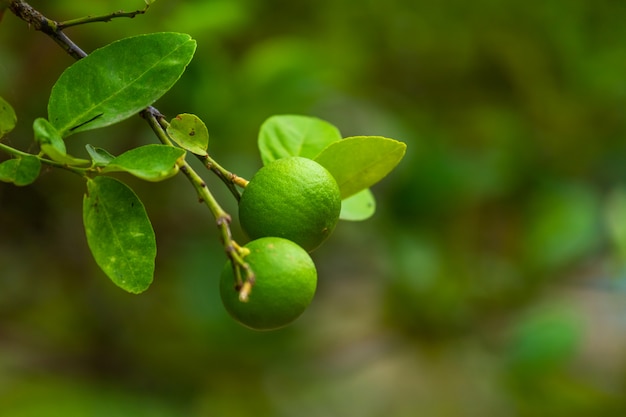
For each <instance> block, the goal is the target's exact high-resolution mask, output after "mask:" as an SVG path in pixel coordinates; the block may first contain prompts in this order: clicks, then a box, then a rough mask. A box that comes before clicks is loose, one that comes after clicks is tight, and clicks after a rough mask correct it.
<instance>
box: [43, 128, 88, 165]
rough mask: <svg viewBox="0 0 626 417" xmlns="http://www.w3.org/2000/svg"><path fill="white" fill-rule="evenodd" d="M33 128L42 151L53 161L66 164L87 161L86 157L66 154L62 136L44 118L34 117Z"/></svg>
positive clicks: (81, 163)
mask: <svg viewBox="0 0 626 417" xmlns="http://www.w3.org/2000/svg"><path fill="white" fill-rule="evenodd" d="M33 130H34V131H35V140H36V141H37V142H38V143H39V145H40V146H41V150H42V152H43V153H45V154H46V155H48V156H49V157H50V159H52V160H53V161H56V162H60V163H63V164H67V165H86V164H88V163H89V161H87V160H86V159H78V158H74V157H73V156H71V155H68V154H67V150H66V148H65V142H63V138H62V137H61V135H60V134H59V132H58V131H57V130H56V129H55V127H54V126H52V125H51V124H50V122H48V121H47V120H46V119H44V118H41V117H39V118H37V119H35V121H34V122H33Z"/></svg>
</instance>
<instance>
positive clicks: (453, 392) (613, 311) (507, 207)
mask: <svg viewBox="0 0 626 417" xmlns="http://www.w3.org/2000/svg"><path fill="white" fill-rule="evenodd" d="M31 4H32V5H33V6H34V7H36V8H38V9H39V10H41V11H42V12H43V13H45V14H46V15H48V16H49V17H51V18H54V19H56V20H66V19H71V18H75V17H79V16H85V15H88V14H102V13H108V12H112V11H115V10H118V9H125V10H134V9H137V8H141V7H143V3H142V2H141V1H139V0H132V1H131V0H124V1H122V0H116V1H106V2H105V1H92V2H76V1H73V0H58V1H54V2H48V1H35V0H33V1H32V2H31ZM625 16H626V3H625V2H622V1H618V0H593V1H592V0H569V1H556V0H543V1H528V0H510V1H506V2H499V1H493V0H475V1H472V2H467V1H465V0H445V1H437V2H435V1H425V0H361V1H351V0H315V1H312V0H302V1H297V2H294V1H285V0H265V1H261V0H207V1H167V0H159V1H157V2H156V3H155V4H154V6H153V7H151V8H150V10H149V11H148V13H146V14H145V15H143V16H138V17H136V18H134V19H132V20H131V19H119V20H115V21H112V22H109V23H95V24H92V25H89V26H82V27H76V28H72V29H70V30H68V31H67V33H68V35H69V36H70V37H71V38H72V39H74V40H75V41H76V42H77V43H78V44H79V45H81V46H82V47H83V48H84V49H85V50H86V51H91V50H93V49H95V48H97V47H99V46H102V45H105V44H107V43H109V42H111V41H113V40H116V39H119V38H122V37H125V36H130V35H134V34H140V33H146V32H156V31H178V32H185V33H189V34H191V35H192V36H193V37H194V38H195V39H197V41H198V50H197V53H196V55H195V58H194V60H193V61H192V63H191V65H190V66H189V68H188V70H187V72H186V73H185V74H184V76H183V77H182V79H181V80H180V81H179V83H178V84H176V86H175V87H174V88H173V89H172V90H171V91H170V92H169V93H168V94H167V95H166V96H165V97H164V98H162V99H161V100H160V101H159V102H158V103H156V106H157V107H158V108H159V109H160V110H161V111H162V112H163V113H165V114H166V115H168V116H174V115H176V114H178V113H184V112H188V113H195V114H197V115H199V116H200V117H201V118H202V119H203V120H204V121H205V123H206V124H207V125H208V128H209V131H210V134H211V139H210V151H211V153H212V155H213V157H214V158H215V159H217V160H218V161H220V162H221V163H222V164H223V165H225V166H226V167H227V168H229V169H230V170H232V171H235V172H237V173H238V174H240V175H242V176H244V177H248V178H249V177H250V176H251V175H252V174H253V173H254V172H255V171H256V170H257V169H258V168H259V167H260V166H261V162H260V158H259V155H258V152H257V150H256V135H257V131H258V127H259V126H260V124H261V123H262V122H263V121H264V120H265V119H266V118H267V117H269V116H271V115H273V114H280V113H297V114H307V115H313V116H318V117H321V118H323V119H326V120H328V121H330V122H332V123H334V124H335V125H337V126H338V127H339V129H340V130H341V131H342V133H343V134H344V136H351V135H381V136H387V137H391V138H395V139H398V140H402V141H404V142H406V143H407V144H408V152H407V155H406V157H405V159H404V160H403V162H402V163H401V165H400V166H399V167H398V168H397V169H396V170H395V171H394V172H393V173H392V174H391V175H390V176H389V177H388V178H386V179H385V180H384V181H383V182H381V183H379V184H378V185H376V186H375V187H374V189H373V191H374V193H375V195H376V198H377V201H378V210H377V213H376V215H375V216H374V217H373V218H371V219H370V220H368V221H366V222H362V223H349V222H342V223H340V224H339V226H338V227H337V229H336V231H335V233H334V235H333V237H332V238H331V239H330V240H329V241H328V242H327V243H326V244H325V245H324V246H323V247H322V248H320V249H319V250H317V251H316V252H315V253H314V258H315V261H316V263H317V265H318V269H319V274H320V281H319V290H318V294H317V296H316V299H315V300H314V302H313V304H312V306H311V307H310V309H309V310H307V311H306V313H305V314H304V315H303V316H302V317H301V318H300V319H299V320H298V321H297V322H295V323H294V324H293V325H292V326H290V327H288V328H286V329H283V330H280V331H276V332H271V333H258V332H253V331H250V330H247V329H245V328H243V327H241V326H239V325H237V324H236V323H234V322H233V321H232V320H231V319H230V318H229V317H228V316H227V315H226V313H225V312H224V310H223V308H222V306H221V304H220V300H219V295H218V291H217V282H218V276H219V271H220V270H221V268H222V265H223V262H224V260H225V257H224V254H223V252H222V250H221V247H220V244H219V238H218V235H217V231H216V229H215V226H214V223H213V219H212V218H211V216H210V213H209V212H208V211H207V210H206V209H205V207H204V206H202V205H200V204H198V203H197V199H196V196H195V194H194V192H193V190H192V189H191V187H190V186H189V184H188V183H187V181H186V180H185V179H184V178H182V177H181V178H178V177H177V178H173V179H170V180H168V181H166V182H163V183H158V184H144V183H141V182H140V181H136V180H133V179H132V178H129V177H124V178H125V180H126V181H127V183H128V184H129V185H131V187H133V189H135V191H136V192H137V193H138V194H139V196H140V197H141V198H142V200H143V201H144V203H145V205H146V207H147V210H148V213H149V215H150V217H151V219H152V221H153V223H154V227H155V231H156V235H157V243H158V258H157V266H156V276H155V281H154V283H153V285H152V286H151V288H150V289H149V290H148V291H147V292H145V293H144V294H142V295H139V296H135V295H130V294H126V293H124V292H123V291H122V290H119V289H118V288H116V287H115V286H114V285H113V284H112V283H110V282H109V281H108V279H107V278H106V277H105V276H104V275H103V273H102V272H100V270H99V269H98V268H97V266H96V265H95V262H94V261H93V260H92V258H91V255H90V253H89V252H88V250H87V248H86V242H85V238H84V236H83V228H82V223H81V202H82V193H83V189H84V183H83V181H81V180H80V179H78V178H77V177H75V176H73V175H72V174H70V173H67V172H64V171H59V170H45V171H44V172H43V173H42V175H41V177H40V179H39V180H38V181H37V182H36V183H35V184H34V185H32V186H29V187H25V188H18V187H14V186H13V185H10V184H0V415H3V416H12V417H30V416H33V417H35V416H36V417H41V416H66V417H72V416H94V417H99V416H131V415H132V416H151V417H153V416H168V417H169V416H191V417H196V416H198V417H200V416H231V417H237V416H257V417H259V416H290V417H291V416H307V417H314V416H324V417H331V416H360V417H370V416H371V417H374V416H388V417H392V416H393V417H405V416H406V417H413V416H416V415H421V416H435V417H438V416H463V417H465V416H480V417H489V416H494V417H501V416H520V417H525V416H541V417H545V416H622V415H624V413H625V412H626V275H625V274H626V268H625V267H624V266H625V265H624V259H625V256H626V186H625V185H624V182H625V180H626V118H625V111H626V110H625V109H626V41H625V39H626V25H624V17H625ZM71 63H72V60H71V58H69V57H68V56H66V55H64V53H63V51H62V50H61V49H59V48H58V47H57V45H55V44H54V43H53V42H52V41H51V40H50V39H48V38H47V37H46V36H44V35H43V34H41V33H38V32H35V31H33V30H32V29H29V28H28V27H27V26H26V25H25V24H24V23H23V22H21V21H19V20H18V19H16V18H15V17H14V16H13V15H11V14H10V13H6V14H5V16H4V18H3V20H2V22H1V23H0V95H1V96H2V97H4V98H5V99H6V100H7V101H9V102H10V103H11V104H12V105H13V106H14V108H15V110H16V112H17V114H18V118H19V125H18V127H17V129H16V130H15V131H14V132H13V133H11V134H10V135H9V137H8V138H6V139H5V140H6V141H8V143H10V144H11V145H13V146H16V147H18V148H20V149H24V150H28V149H30V150H33V149H34V148H33V141H32V130H31V125H32V120H33V119H34V118H35V117H38V116H45V115H46V103H47V97H48V94H49V91H50V88H51V86H52V85H53V83H54V81H55V80H56V78H57V77H58V76H59V75H60V73H61V72H62V71H63V69H64V68H66V67H67V66H68V65H70V64H71ZM154 141H155V138H154V137H152V135H151V132H150V130H149V129H148V128H147V126H146V125H145V124H144V122H143V121H142V120H141V119H140V118H138V117H137V118H133V119H130V120H128V121H126V122H123V123H121V124H119V125H117V126H114V127H111V128H107V129H103V130H99V131H93V132H88V133H83V134H79V135H75V136H72V138H71V140H70V141H68V142H69V143H68V147H69V150H70V152H71V153H73V154H75V155H76V156H83V155H85V151H84V146H85V144H86V143H91V144H93V145H95V146H101V147H104V148H106V149H108V150H109V151H111V152H112V153H120V152H122V151H124V150H125V149H128V148H129V147H131V146H136V145H139V144H144V143H153V142H154ZM5 158H6V155H2V156H0V159H5ZM206 177H207V180H208V182H209V185H210V186H211V187H212V189H214V192H215V193H216V195H217V196H218V198H219V199H220V201H222V202H223V205H224V206H225V208H227V210H229V211H230V212H232V213H236V204H235V202H234V201H233V199H232V197H231V196H230V194H229V193H228V192H227V190H226V189H225V187H224V186H223V184H221V183H220V182H219V181H217V179H215V178H213V177H211V176H210V175H209V174H207V175H206ZM234 232H235V234H236V237H238V238H239V239H240V240H241V239H243V237H242V236H241V234H240V233H241V232H240V231H239V230H238V229H237V227H236V226H235V227H234Z"/></svg>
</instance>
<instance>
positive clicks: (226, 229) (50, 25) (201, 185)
mask: <svg viewBox="0 0 626 417" xmlns="http://www.w3.org/2000/svg"><path fill="white" fill-rule="evenodd" d="M146 9H147V7H146ZM9 10H11V12H12V13H13V14H14V15H15V16H17V17H18V18H20V19H21V20H23V21H25V22H26V23H28V24H29V25H30V26H32V27H33V28H34V29H35V30H38V31H41V32H43V33H45V34H46V35H48V36H49V37H51V38H52V39H53V40H54V41H55V42H56V43H57V44H59V45H60V46H61V48H63V50H65V51H66V52H67V53H68V54H69V55H70V56H72V57H73V58H74V59H77V60H78V59H82V58H84V57H86V56H87V53H85V52H84V51H83V50H82V49H80V48H79V47H78V46H77V45H76V44H75V43H74V42H73V41H72V40H71V39H70V38H69V37H67V35H65V34H64V33H63V29H64V28H67V27H69V26H76V25H79V24H84V23H90V22H92V21H94V22H95V21H108V20H110V19H112V18H114V17H134V16H135V15H137V14H140V13H139V12H136V13H135V12H131V13H130V14H126V15H124V14H123V13H120V14H116V13H113V14H110V15H106V16H104V17H103V16H100V17H87V18H82V19H75V20H69V21H66V22H63V23H59V22H56V21H54V20H51V19H48V18H47V17H45V16H44V15H43V14H42V13H40V12H39V11H37V10H35V9H34V8H33V7H31V6H30V5H29V4H28V3H26V2H24V1H19V0H13V1H11V2H10V3H9ZM144 12H145V10H144ZM133 13H134V14H133ZM131 14H132V16H131ZM140 115H141V116H142V117H143V118H144V119H145V120H146V121H147V122H148V124H149V125H150V127H151V128H152V130H153V131H154V133H155V134H156V135H157V137H158V138H159V140H160V141H161V142H162V143H164V144H167V145H171V146H173V143H172V142H171V141H170V139H169V137H168V136H167V132H165V130H164V129H163V127H162V122H163V121H164V118H163V116H162V115H161V113H160V112H159V111H158V110H157V109H156V108H154V107H148V108H146V109H144V110H143V111H142V112H141V114H140ZM0 145H1V144H0ZM5 148H9V149H5ZM0 149H2V150H5V151H7V152H9V153H11V154H13V155H19V154H18V153H16V152H20V151H17V150H15V149H13V148H10V147H6V146H5V145H2V147H0ZM40 159H41V158H40ZM42 162H44V163H47V164H49V165H53V166H57V167H60V168H65V169H70V170H74V171H76V170H80V169H79V168H75V167H68V166H65V165H62V164H58V163H56V162H54V161H49V160H42ZM178 164H179V169H180V171H181V172H183V174H184V175H185V176H186V177H187V178H188V179H189V181H190V182H191V183H192V185H193V186H194V187H195V189H196V192H197V194H198V196H199V198H200V200H201V201H203V202H204V203H205V204H206V205H207V207H208V208H209V210H210V211H211V213H212V214H213V216H214V217H215V219H216V222H217V226H218V228H219V230H220V237H221V240H222V244H223V246H224V249H225V251H226V255H227V256H228V257H229V259H230V260H231V262H232V264H233V269H234V272H235V277H236V280H237V282H236V284H237V286H238V288H239V297H240V299H241V300H242V301H246V300H247V299H248V294H249V293H250V290H251V288H252V285H253V284H254V273H253V271H252V270H251V268H250V266H249V265H248V264H247V263H246V262H245V261H244V256H245V255H246V249H245V248H243V247H241V246H239V245H238V244H237V243H236V242H235V241H234V240H233V238H232V234H231V230H230V222H231V217H230V215H229V214H228V213H227V212H226V211H224V210H223V209H222V207H221V206H220V205H219V204H218V202H217V200H216V199H215V198H214V197H213V195H212V194H211V192H210V191H209V189H208V187H207V185H206V183H205V182H204V180H203V179H202V178H201V177H200V176H199V175H198V174H197V173H196V172H195V171H194V170H193V168H192V167H191V166H190V165H189V164H188V163H187V161H186V160H184V159H182V160H180V161H179V162H178ZM207 166H208V167H209V168H210V169H211V170H212V171H213V172H215V173H218V176H220V178H228V179H230V183H231V184H239V185H242V186H245V184H247V181H245V180H243V179H238V178H239V177H237V176H235V175H234V174H231V173H228V171H226V170H224V169H223V168H221V167H220V166H219V165H218V164H216V163H215V161H213V160H210V165H207ZM83 171H86V170H83ZM77 173H78V172H77ZM82 175H85V174H84V173H83V174H82ZM227 184H228V182H227ZM242 272H243V274H244V275H245V279H244V278H243V277H242Z"/></svg>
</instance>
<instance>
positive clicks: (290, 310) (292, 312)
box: [220, 237, 317, 330]
mask: <svg viewBox="0 0 626 417" xmlns="http://www.w3.org/2000/svg"><path fill="white" fill-rule="evenodd" d="M244 247H245V248H247V249H249V251H250V252H249V253H248V254H247V255H246V256H245V257H244V261H245V262H246V263H248V265H249V266H250V268H251V269H252V271H253V272H254V274H255V281H254V285H253V286H252V290H251V292H250V295H249V296H248V300H247V301H240V299H239V291H238V288H236V282H235V276H234V272H233V267H232V263H231V261H230V260H229V261H228V262H226V265H224V269H223V270H222V275H221V279H220V296H221V298H222V303H223V304H224V307H225V308H226V311H228V313H229V314H230V315H231V316H232V317H233V318H234V319H235V320H236V321H238V322H239V323H241V324H243V325H244V326H246V327H249V328H251V329H254V330H272V329H277V328H280V327H283V326H286V325H287V324H289V323H291V322H292V321H294V320H295V319H296V318H298V317H299V316H300V315H301V314H302V313H303V312H304V310H305V309H306V308H307V306H308V305H309V304H310V303H311V300H312V299H313V295H314V294H315V289H316V287H317V271H316V269H315V264H314V263H313V260H312V259H311V257H310V256H309V254H308V253H307V251H305V250H304V249H303V248H302V247H300V246H299V245H297V244H295V243H294V242H291V241H289V240H287V239H283V238H278V237H264V238H260V239H257V240H253V241H251V242H249V243H247V244H246V245H245V246H244ZM244 279H245V278H244Z"/></svg>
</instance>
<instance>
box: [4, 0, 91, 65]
mask: <svg viewBox="0 0 626 417" xmlns="http://www.w3.org/2000/svg"><path fill="white" fill-rule="evenodd" d="M9 10H11V12H12V13H13V14H14V15H15V16H17V17H19V18H20V19H22V20H23V21H25V22H26V23H28V24H29V25H30V26H31V27H33V28H34V29H35V30H38V31H41V32H43V33H45V34H46V35H48V36H49V37H50V38H52V40H54V41H55V42H56V43H57V44H58V45H59V46H61V48H63V50H65V52H67V53H68V54H69V55H70V56H72V57H73V58H74V59H81V58H84V57H86V56H87V53H86V52H85V51H83V50H82V49H80V48H79V47H78V45H76V44H75V43H74V42H72V40H71V39H70V38H68V37H67V35H65V33H63V31H62V29H61V28H59V24H58V23H57V22H55V21H54V20H51V19H48V18H47V17H45V16H44V15H43V14H41V13H40V12H39V11H37V10H35V9H34V8H33V7H32V6H31V5H29V4H28V3H26V2H24V1H19V0H14V1H11V3H9Z"/></svg>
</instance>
